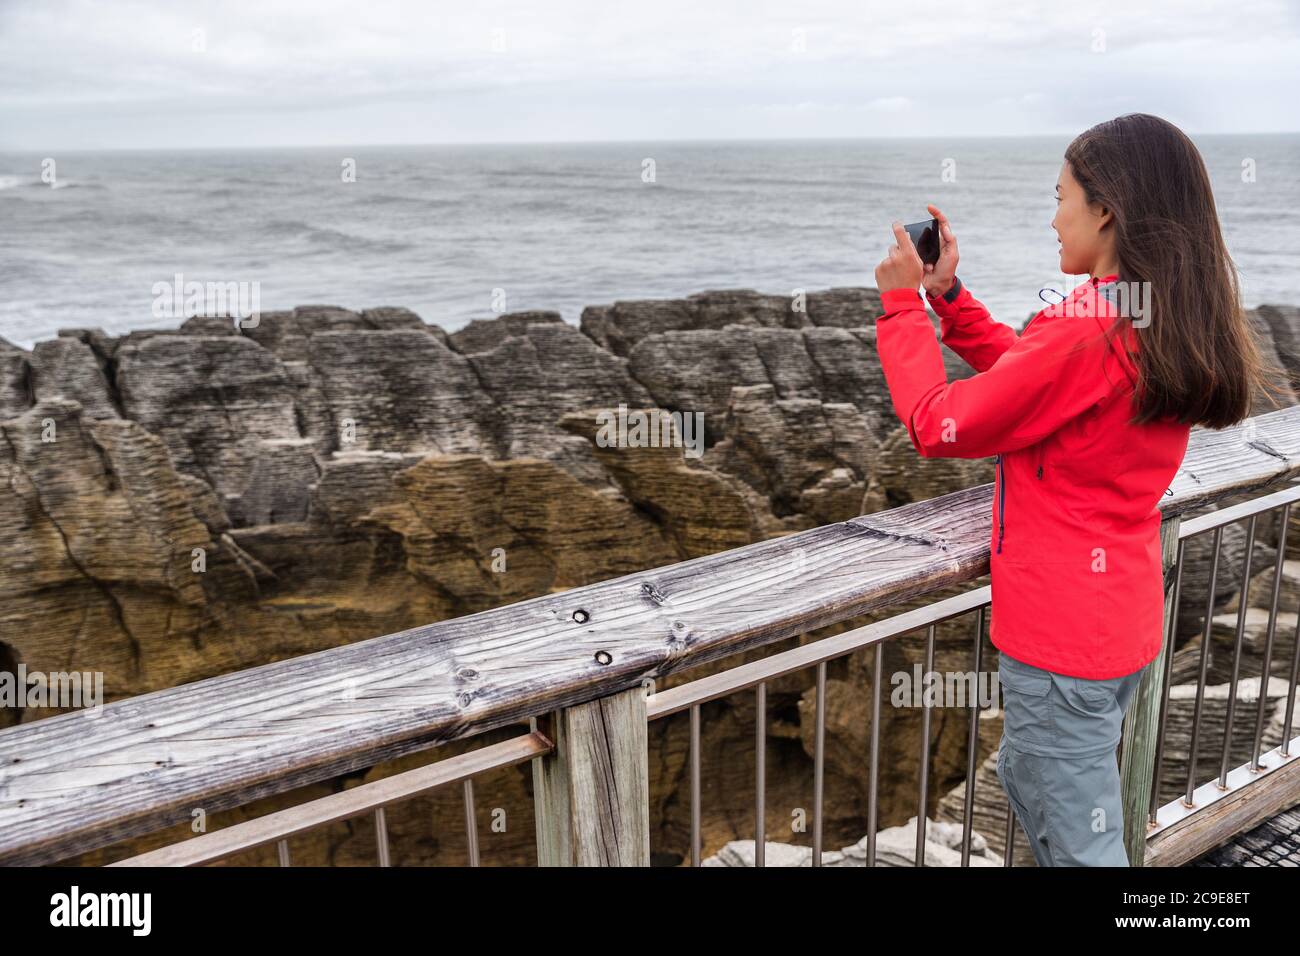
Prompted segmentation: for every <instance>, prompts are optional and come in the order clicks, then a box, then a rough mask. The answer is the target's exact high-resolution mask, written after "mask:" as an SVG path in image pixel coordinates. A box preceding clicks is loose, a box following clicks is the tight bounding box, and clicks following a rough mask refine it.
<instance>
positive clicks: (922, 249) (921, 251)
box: [903, 219, 939, 266]
mask: <svg viewBox="0 0 1300 956" xmlns="http://www.w3.org/2000/svg"><path fill="white" fill-rule="evenodd" d="M903 228H904V229H906V230H907V234H908V235H909V236H911V237H912V245H914V246H916V252H917V255H919V256H920V257H921V261H922V262H924V263H925V264H926V265H930V266H932V265H934V264H935V263H936V262H938V261H939V220H938V219H922V220H921V221H920V222H912V223H908V224H907V225H905V226H904V227H903Z"/></svg>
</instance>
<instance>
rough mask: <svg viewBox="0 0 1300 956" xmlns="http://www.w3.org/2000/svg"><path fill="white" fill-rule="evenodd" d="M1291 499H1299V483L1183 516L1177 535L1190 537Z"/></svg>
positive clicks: (1291, 500) (1283, 503)
mask: <svg viewBox="0 0 1300 956" xmlns="http://www.w3.org/2000/svg"><path fill="white" fill-rule="evenodd" d="M1293 501H1300V485H1293V486H1292V487H1290V488H1285V489H1283V490H1282V491H1275V492H1274V493H1273V494H1271V495H1264V496H1262V497H1260V498H1252V499H1251V500H1249V501H1243V502H1241V504H1236V505H1231V506H1229V507H1227V508H1221V509H1219V510H1218V511H1211V512H1208V513H1207V514H1203V515H1197V516H1196V517H1195V518H1183V519H1182V522H1181V523H1180V525H1179V528H1178V537H1179V538H1190V537H1192V536H1193V535H1197V534H1203V533H1204V532H1206V531H1209V530H1210V529H1212V528H1219V527H1222V526H1224V525H1229V524H1232V523H1233V522H1234V521H1240V520H1241V519H1242V518H1249V517H1250V516H1251V515H1255V514H1259V513H1260V512H1261V511H1268V510H1270V509H1272V508H1277V507H1280V506H1281V505H1285V504H1289V503H1291V502H1293Z"/></svg>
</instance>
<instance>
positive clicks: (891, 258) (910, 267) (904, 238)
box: [876, 221, 925, 293]
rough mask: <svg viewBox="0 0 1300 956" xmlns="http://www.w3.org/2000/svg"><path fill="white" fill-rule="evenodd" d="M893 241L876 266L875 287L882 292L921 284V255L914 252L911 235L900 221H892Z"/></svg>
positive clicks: (912, 287)
mask: <svg viewBox="0 0 1300 956" xmlns="http://www.w3.org/2000/svg"><path fill="white" fill-rule="evenodd" d="M894 239H895V240H896V241H895V243H894V244H893V245H892V246H890V247H889V251H888V252H887V253H885V258H884V259H882V260H881V261H880V265H878V266H876V288H877V289H879V290H880V291H881V292H882V293H883V292H888V291H889V290H891V289H911V290H912V291H913V292H915V291H916V287H917V286H918V285H920V284H921V276H923V275H924V274H925V271H924V267H923V264H922V262H921V257H920V256H919V255H917V254H916V246H914V245H912V237H911V236H909V235H908V234H907V230H906V229H904V228H903V224H902V223H901V222H897V221H895V222H894Z"/></svg>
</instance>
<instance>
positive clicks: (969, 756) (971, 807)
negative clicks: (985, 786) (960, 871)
mask: <svg viewBox="0 0 1300 956" xmlns="http://www.w3.org/2000/svg"><path fill="white" fill-rule="evenodd" d="M983 658H984V608H983V607H980V608H979V609H978V610H977V611H976V612H975V681H976V683H975V700H974V702H973V703H972V704H971V709H970V726H969V727H968V728H967V731H966V798H965V800H963V801H962V811H961V828H962V836H961V865H962V866H970V845H971V836H972V834H971V823H972V822H973V820H974V815H975V764H976V761H977V759H978V757H979V747H980V713H981V711H982V710H983V709H984V708H983V706H982V705H981V703H980V698H979V675H980V673H981V667H982V666H983Z"/></svg>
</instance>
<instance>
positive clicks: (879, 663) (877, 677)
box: [867, 643, 885, 866]
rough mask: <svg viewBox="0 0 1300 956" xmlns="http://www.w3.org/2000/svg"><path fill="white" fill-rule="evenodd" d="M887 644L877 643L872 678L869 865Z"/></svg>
mask: <svg viewBox="0 0 1300 956" xmlns="http://www.w3.org/2000/svg"><path fill="white" fill-rule="evenodd" d="M884 651H885V645H884V644H880V643H877V644H876V653H875V657H876V660H875V669H874V671H873V672H872V678H871V755H870V757H869V759H868V764H867V866H875V865H876V820H877V812H878V809H879V808H878V800H879V795H880V794H879V780H880V685H881V682H882V681H883V680H884V678H885V655H884Z"/></svg>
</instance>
